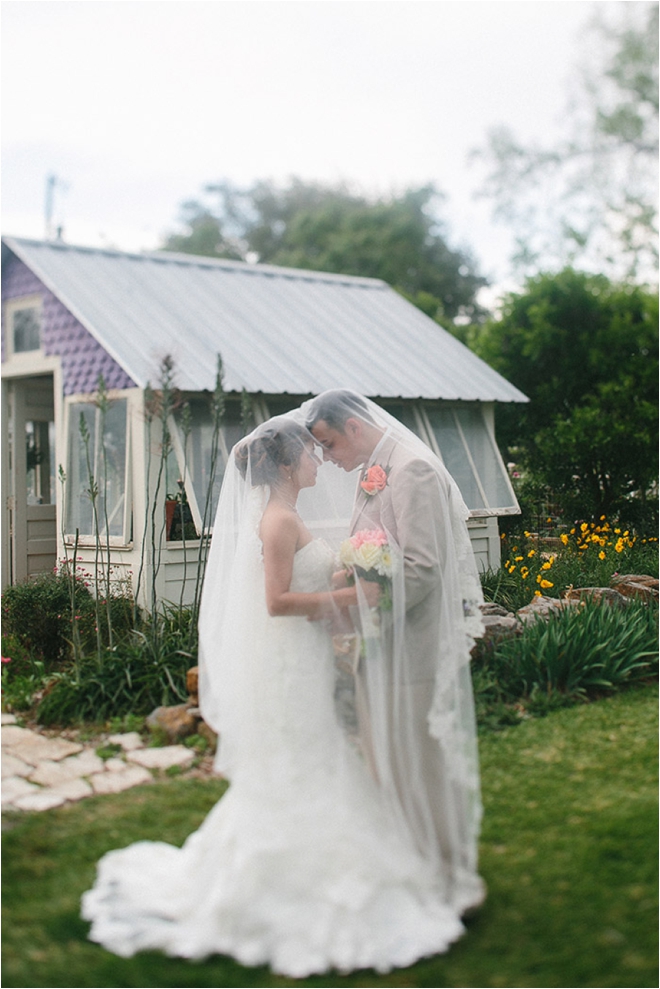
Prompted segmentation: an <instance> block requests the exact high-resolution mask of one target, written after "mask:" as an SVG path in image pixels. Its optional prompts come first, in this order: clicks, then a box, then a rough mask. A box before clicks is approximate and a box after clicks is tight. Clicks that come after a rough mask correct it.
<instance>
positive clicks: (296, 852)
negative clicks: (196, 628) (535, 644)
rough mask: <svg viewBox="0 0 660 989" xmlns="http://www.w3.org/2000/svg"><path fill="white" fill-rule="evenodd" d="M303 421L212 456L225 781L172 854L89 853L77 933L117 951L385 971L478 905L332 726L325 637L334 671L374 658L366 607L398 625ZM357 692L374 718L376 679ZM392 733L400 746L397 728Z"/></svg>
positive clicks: (214, 719)
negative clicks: (350, 548) (345, 544)
mask: <svg viewBox="0 0 660 989" xmlns="http://www.w3.org/2000/svg"><path fill="white" fill-rule="evenodd" d="M307 415H308V411H307V410H306V409H305V408H304V407H303V409H302V411H297V412H294V413H290V414H287V415H286V416H279V417H276V418H274V419H271V420H270V421H268V422H266V423H264V424H263V425H261V426H259V427H257V429H255V430H254V431H253V433H251V434H250V435H249V436H248V437H247V438H246V439H244V440H243V441H241V442H240V443H239V444H238V445H237V446H236V447H235V448H234V450H233V451H232V455H231V457H230V461H229V463H228V465H227V472H226V475H225V479H224V481H223V488H222V492H221V496H220V502H219V505H218V511H217V516H216V521H215V526H214V533H213V541H212V546H211V550H210V554H209V561H208V566H207V571H206V576H205V584H204V594H203V601H202V611H201V618H200V697H201V704H202V711H203V714H204V718H205V720H206V721H207V722H208V723H209V724H210V725H211V726H212V727H213V728H215V729H216V730H217V731H218V732H219V735H220V738H219V746H218V754H217V756H216V769H217V770H218V771H219V772H220V773H222V774H223V775H225V776H226V777H227V778H228V779H229V780H230V783H231V785H230V787H229V789H228V791H227V793H226V794H225V795H224V796H223V797H222V799H221V800H220V801H219V802H218V804H217V805H216V806H215V808H214V809H213V810H212V811H211V813H210V814H209V815H208V817H207V818H206V820H205V821H204V823H203V824H202V826H201V827H200V828H199V830H198V831H196V832H195V833H194V834H192V835H191V836H190V837H189V838H188V839H187V841H186V842H185V844H184V845H183V847H182V848H180V849H179V848H176V847H174V846H171V845H168V844H165V843H163V842H146V841H143V842H137V843H135V844H133V845H131V846H129V847H127V848H124V849H119V850H115V851H112V852H109V853H108V854H107V855H105V856H104V857H103V858H102V859H101V861H100V862H99V864H98V873H97V878H96V882H95V885H94V887H93V888H92V889H91V890H89V891H88V892H87V893H85V894H84V896H83V909H82V913H83V917H84V918H85V919H87V920H89V921H91V922H92V927H91V931H90V935H89V936H90V938H91V939H92V940H94V941H97V942H99V943H100V944H102V945H103V946H104V947H106V948H107V949H108V950H110V951H112V952H114V953H116V954H118V955H122V956H130V955H132V954H134V953H135V952H137V951H141V950H147V949H150V950H153V949H157V950H162V951H164V952H165V953H167V954H169V955H176V956H180V957H186V958H194V959H199V958H203V957H206V956H208V955H211V954H213V953H222V954H228V955H231V956H233V957H234V958H236V959H237V960H238V961H240V962H241V963H243V964H245V965H259V964H265V963H269V964H270V965H271V966H272V968H273V970H274V971H276V972H279V973H281V974H283V975H286V976H290V977H294V978H301V977H304V976H307V975H310V974H313V973H321V972H325V971H327V970H329V969H333V968H334V969H338V970H340V971H349V970H352V969H358V968H365V967H373V968H375V969H377V970H379V971H388V970H390V969H391V968H393V967H399V966H407V965H410V964H412V963H413V962H414V961H416V960H417V959H419V958H421V957H424V956H427V955H431V954H435V953H438V952H442V951H445V950H447V948H448V946H449V945H450V944H451V943H452V942H453V941H455V940H456V939H457V938H458V937H459V936H460V935H461V934H462V933H463V930H464V928H463V925H462V923H461V919H460V915H461V913H462V912H463V910H464V909H465V908H466V907H468V906H470V905H473V904H474V903H476V902H478V901H479V900H480V898H481V895H482V894H481V892H480V886H479V880H478V877H477V876H476V872H475V873H474V874H473V875H471V876H470V880H471V882H472V887H471V892H472V893H474V889H477V890H479V891H478V892H477V894H476V895H474V896H472V904H471V903H469V902H468V900H469V898H470V897H469V896H468V897H467V899H466V897H463V899H462V900H461V898H460V897H456V896H455V895H454V892H453V891H452V890H451V889H450V886H449V884H448V882H447V877H446V870H444V871H443V869H442V868H439V867H437V862H436V860H435V858H434V855H431V854H429V853H428V849H425V848H424V846H423V843H421V842H420V841H419V840H417V836H416V835H415V833H414V829H411V827H410V822H409V820H407V818H406V814H405V812H404V810H402V807H401V803H400V801H399V800H398V797H397V790H396V787H392V786H389V785H388V781H387V773H386V772H385V771H383V770H384V763H383V762H382V760H381V762H380V763H379V762H378V759H377V758H376V761H374V758H373V756H368V757H367V758H365V754H364V751H363V750H362V751H361V750H360V746H359V745H357V744H355V740H354V739H353V740H352V739H351V738H350V737H349V736H348V734H347V731H346V729H345V728H344V727H342V725H341V723H340V722H341V719H340V718H339V717H338V711H337V704H336V699H335V698H336V694H337V690H336V687H337V678H338V660H337V656H336V654H335V650H333V642H334V644H335V647H336V650H337V652H339V653H340V654H343V655H342V663H343V664H344V665H345V663H346V662H347V661H348V662H349V664H352V666H353V668H357V666H358V665H359V664H361V663H362V664H364V663H369V664H371V663H373V662H374V656H375V657H376V662H378V649H379V648H381V647H380V646H379V634H380V633H379V629H378V627H376V630H375V632H374V631H373V618H374V616H375V617H376V618H377V620H379V621H382V624H383V627H385V626H386V625H387V624H388V623H389V625H390V626H391V628H394V631H395V632H396V626H397V620H398V619H397V608H396V594H395V593H394V591H395V588H396V584H397V573H398V572H399V573H400V571H401V566H397V552H398V548H397V547H396V546H395V545H394V543H393V542H392V543H391V545H389V546H388V547H387V548H388V550H389V551H390V552H391V554H392V555H393V563H392V567H391V580H390V585H391V586H390V588H389V589H387V588H386V583H387V582H384V581H383V580H382V579H381V580H380V582H379V583H377V582H375V581H374V580H373V579H371V580H370V579H366V578H365V577H364V576H362V577H360V576H357V571H355V569H353V570H352V571H351V570H350V569H348V570H344V571H342V570H341V566H340V565H339V563H338V556H337V551H336V547H337V546H338V544H339V543H340V542H341V540H342V539H345V538H346V537H347V536H348V534H349V529H348V518H349V517H350V514H351V509H352V500H353V492H354V488H355V478H354V477H353V476H351V477H348V476H347V475H345V474H343V473H342V472H340V471H338V470H337V469H336V467H335V466H333V465H332V464H331V463H322V462H321V460H320V459H319V457H318V456H317V454H316V452H315V450H316V448H315V443H314V439H313V436H312V435H311V433H310V432H309V431H308V429H307V428H306V427H305V421H306V416H307ZM394 422H395V421H394V420H392V421H391V422H390V423H388V427H387V428H395V427H394V425H393V424H394ZM401 428H402V427H401ZM404 432H407V431H405V430H404ZM346 481H348V482H349V483H348V485H347V484H346ZM333 545H334V547H335V548H333ZM399 562H400V561H399ZM360 573H361V574H362V575H364V571H361V572H360ZM369 576H371V577H373V574H371V575H370V574H367V575H366V577H369ZM386 599H387V600H386ZM390 599H393V600H394V605H392V600H390ZM368 620H370V621H369V624H370V625H371V626H372V630H371V632H369V631H368V628H367V625H368ZM391 628H390V631H391ZM360 631H361V633H362V634H361V635H360ZM381 631H382V630H381ZM368 635H370V636H371V638H370V640H369V643H368V647H369V648H365V642H366V637H367V636H368ZM385 638H387V637H386V636H385V635H384V634H383V639H385ZM374 649H375V650H376V651H375V652H374ZM347 656H348V660H347V659H346V657H347ZM380 662H381V665H382V664H383V663H384V662H385V659H384V656H383V655H382V654H381V656H380ZM391 679H392V678H391V677H390V680H391ZM389 689H390V690H391V689H392V684H391V683H390V686H389ZM370 703H371V704H372V710H371V717H372V718H373V719H374V720H376V721H377V719H378V706H379V704H382V703H383V698H382V697H381V698H380V699H379V698H378V697H376V695H375V692H374V690H373V688H372V692H371V696H370ZM375 737H378V733H377V732H376V733H375ZM393 744H400V745H401V746H402V747H405V746H406V745H407V744H410V743H409V741H407V738H406V731H405V725H403V726H402V737H401V739H400V740H399V741H398V743H397V741H396V740H393V739H391V738H390V739H389V740H388V741H387V743H386V748H387V749H388V750H389V749H390V748H391V746H392V745H393ZM376 755H377V756H378V753H377V754H376ZM380 755H381V757H382V756H383V753H380ZM384 758H385V759H387V758H388V756H387V755H385V756H384ZM470 785H472V783H471V784H470ZM472 788H473V789H474V787H472ZM424 799H425V798H424V794H423V793H422V794H420V800H421V801H422V802H423V801H424ZM429 799H431V800H432V796H431V797H430V798H429ZM475 808H476V809H475V814H477V815H478V807H477V806H476V805H475ZM475 834H476V832H475V831H473V833H472V834H470V835H468V836H467V837H465V838H464V841H465V842H467V843H468V844H469V843H470V842H472V843H473V844H474V840H475V837H474V836H475ZM468 885H469V884H468Z"/></svg>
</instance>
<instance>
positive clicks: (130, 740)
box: [108, 731, 144, 752]
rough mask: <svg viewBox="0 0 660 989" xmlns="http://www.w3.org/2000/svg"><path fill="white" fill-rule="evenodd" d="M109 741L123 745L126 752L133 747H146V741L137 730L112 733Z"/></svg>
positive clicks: (111, 743) (112, 743)
mask: <svg viewBox="0 0 660 989" xmlns="http://www.w3.org/2000/svg"><path fill="white" fill-rule="evenodd" d="M108 742H109V743H110V745H121V747H122V749H123V750H124V752H131V751H132V750H133V749H142V748H144V742H143V741H142V738H141V736H140V735H139V734H138V732H136V731H127V732H122V733H120V734H118V735H110V737H109V738H108Z"/></svg>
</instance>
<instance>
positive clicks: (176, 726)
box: [146, 704, 199, 742]
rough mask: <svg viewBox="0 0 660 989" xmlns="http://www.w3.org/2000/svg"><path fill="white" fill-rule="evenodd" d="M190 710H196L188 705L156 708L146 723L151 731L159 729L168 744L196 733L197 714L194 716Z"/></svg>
mask: <svg viewBox="0 0 660 989" xmlns="http://www.w3.org/2000/svg"><path fill="white" fill-rule="evenodd" d="M191 708H193V710H197V708H196V707H193V706H192V705H190V704H174V705H173V706H172V707H157V708H156V709H155V711H152V712H151V714H150V715H149V717H148V718H147V720H146V723H147V725H148V727H149V728H150V729H151V730H152V731H153V730H154V729H156V730H158V729H160V730H161V731H163V732H164V733H165V735H166V736H167V738H168V740H169V741H170V742H175V741H177V740H178V739H180V738H186V736H188V735H193V734H194V733H195V732H196V731H197V723H198V721H199V714H194V713H193V712H192V710H191Z"/></svg>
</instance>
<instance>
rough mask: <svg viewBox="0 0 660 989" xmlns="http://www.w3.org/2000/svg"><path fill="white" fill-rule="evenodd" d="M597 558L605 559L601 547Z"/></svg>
mask: <svg viewBox="0 0 660 989" xmlns="http://www.w3.org/2000/svg"><path fill="white" fill-rule="evenodd" d="M598 559H599V560H604V559H605V553H603V551H602V549H601V551H600V553H599V554H598Z"/></svg>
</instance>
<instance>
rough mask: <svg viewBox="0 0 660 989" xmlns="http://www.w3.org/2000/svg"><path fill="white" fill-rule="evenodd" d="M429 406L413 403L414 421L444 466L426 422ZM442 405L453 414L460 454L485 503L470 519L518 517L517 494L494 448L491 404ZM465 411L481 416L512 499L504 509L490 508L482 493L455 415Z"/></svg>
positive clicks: (495, 443)
mask: <svg viewBox="0 0 660 989" xmlns="http://www.w3.org/2000/svg"><path fill="white" fill-rule="evenodd" d="M430 404H431V403H429V402H415V403H414V405H413V408H414V409H415V414H416V416H417V421H418V424H419V426H420V432H421V437H422V439H423V440H424V442H425V443H427V445H428V446H430V447H431V449H432V450H433V452H434V453H435V454H437V456H438V457H439V458H440V460H442V462H443V463H444V462H445V461H444V458H443V456H442V451H441V449H440V445H439V443H438V440H437V438H436V435H435V432H434V430H433V427H432V426H431V423H430V420H429V418H428V415H427V413H426V409H427V407H430ZM441 405H442V408H443V409H445V410H447V411H450V412H451V413H452V416H453V419H454V423H455V425H456V431H457V434H458V437H459V439H460V441H461V444H462V446H463V452H464V454H465V457H466V460H467V463H468V465H469V467H470V470H471V471H472V475H473V477H474V480H475V483H476V485H477V489H478V491H479V494H480V495H481V498H482V500H483V503H484V506H483V507H482V508H471V509H470V510H469V511H470V518H491V517H493V516H496V517H497V516H502V515H519V514H520V505H519V504H518V499H517V498H516V493H515V491H514V490H513V485H512V484H511V479H510V477H509V472H508V471H507V469H506V465H505V463H504V460H503V458H502V454H501V453H500V450H499V447H498V445H497V440H496V439H495V428H494V415H493V408H492V406H491V405H486V404H485V403H481V402H479V403H478V402H469V403H468V402H442V403H441ZM434 407H437V406H436V405H435V403H434ZM465 408H470V409H472V408H477V409H478V410H479V411H480V413H481V420H482V423H483V426H484V429H485V431H486V435H487V437H488V442H489V443H490V447H491V452H492V454H493V456H494V458H495V462H496V463H497V464H498V465H499V467H500V470H501V474H502V477H503V479H504V484H505V488H506V490H507V491H508V493H509V496H510V498H511V504H510V505H506V506H493V505H490V504H489V499H488V496H487V494H486V490H485V487H484V482H483V480H482V478H481V476H480V474H479V471H478V469H477V465H476V464H475V462H474V457H473V456H472V451H471V450H470V447H469V444H468V442H467V439H466V437H465V433H464V431H463V427H462V425H461V422H460V419H459V417H458V416H457V415H456V410H457V409H465Z"/></svg>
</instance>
